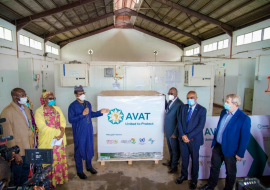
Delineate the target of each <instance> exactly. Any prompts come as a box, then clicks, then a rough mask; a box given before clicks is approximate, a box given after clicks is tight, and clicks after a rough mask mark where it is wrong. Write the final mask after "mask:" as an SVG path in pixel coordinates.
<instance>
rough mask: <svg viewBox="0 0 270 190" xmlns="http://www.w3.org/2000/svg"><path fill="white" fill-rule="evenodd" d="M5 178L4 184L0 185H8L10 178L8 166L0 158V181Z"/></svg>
mask: <svg viewBox="0 0 270 190" xmlns="http://www.w3.org/2000/svg"><path fill="white" fill-rule="evenodd" d="M1 180H5V181H6V182H5V184H4V185H3V186H2V187H4V186H8V183H9V180H10V168H9V165H8V164H7V162H6V161H4V160H3V159H2V158H0V181H1Z"/></svg>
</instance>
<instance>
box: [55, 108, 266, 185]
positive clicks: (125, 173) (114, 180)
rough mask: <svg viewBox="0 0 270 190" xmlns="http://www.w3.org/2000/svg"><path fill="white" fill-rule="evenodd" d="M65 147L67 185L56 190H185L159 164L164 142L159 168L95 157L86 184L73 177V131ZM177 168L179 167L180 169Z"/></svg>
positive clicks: (214, 111) (140, 163) (166, 169)
mask: <svg viewBox="0 0 270 190" xmlns="http://www.w3.org/2000/svg"><path fill="white" fill-rule="evenodd" d="M221 110H222V109H221V108H214V110H213V115H216V116H218V115H219V114H220V111H221ZM66 135H67V139H68V145H67V147H66V151H67V159H68V170H69V180H70V181H69V182H68V183H66V184H64V185H58V186H57V188H56V189H58V190H77V189H80V190H89V189H91V190H167V189H168V190H172V189H182V190H188V189H189V188H188V186H189V181H185V182H183V183H182V184H181V185H177V184H175V182H174V181H175V180H176V178H177V177H179V175H180V174H179V172H178V173H176V174H168V173H167V172H168V168H167V167H165V166H163V165H162V162H165V161H167V160H168V158H169V155H168V149H167V144H166V141H164V150H163V153H164V159H163V161H161V162H159V163H158V164H154V162H152V161H140V162H133V164H132V165H128V164H127V162H107V163H106V164H105V166H101V165H100V163H97V153H95V157H94V158H93V166H94V168H96V169H97V171H98V174H97V175H92V174H90V173H89V172H86V171H85V173H86V175H87V176H88V179H87V180H81V179H79V177H78V176H77V175H76V168H75V162H74V158H73V156H74V150H73V149H74V145H73V139H72V131H71V130H67V132H66ZM95 150H97V138H96V135H95ZM179 168H180V167H179ZM260 180H261V182H262V184H263V185H265V186H267V187H270V182H269V176H268V177H261V178H260ZM205 183H206V180H199V182H198V186H201V185H203V184H205ZM224 183H225V180H224V179H220V180H219V183H218V186H217V187H216V188H215V190H221V189H223V188H224Z"/></svg>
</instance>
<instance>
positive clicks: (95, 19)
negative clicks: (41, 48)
mask: <svg viewBox="0 0 270 190" xmlns="http://www.w3.org/2000/svg"><path fill="white" fill-rule="evenodd" d="M113 15H114V14H113V13H108V14H105V15H102V16H99V17H96V18H92V19H89V20H87V21H85V22H82V23H80V24H77V25H73V26H69V27H66V28H65V29H63V30H58V31H57V32H54V33H50V34H48V35H46V36H45V42H47V41H48V40H50V39H52V38H53V37H54V36H55V35H57V34H61V33H63V32H67V31H70V30H73V29H76V28H78V27H81V26H85V25H87V24H91V23H93V22H96V21H99V20H102V19H105V18H108V17H112V16H113Z"/></svg>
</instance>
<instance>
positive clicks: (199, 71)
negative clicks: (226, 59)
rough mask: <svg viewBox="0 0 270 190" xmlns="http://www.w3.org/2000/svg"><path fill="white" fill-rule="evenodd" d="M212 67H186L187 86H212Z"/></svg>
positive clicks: (185, 82) (185, 83)
mask: <svg viewBox="0 0 270 190" xmlns="http://www.w3.org/2000/svg"><path fill="white" fill-rule="evenodd" d="M211 70H212V66H209V65H185V81H184V85H185V86H210V85H211V75H212V73H211V72H212V71H211Z"/></svg>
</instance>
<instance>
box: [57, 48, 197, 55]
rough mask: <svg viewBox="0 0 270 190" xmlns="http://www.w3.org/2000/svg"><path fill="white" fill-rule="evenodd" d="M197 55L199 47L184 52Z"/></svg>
mask: <svg viewBox="0 0 270 190" xmlns="http://www.w3.org/2000/svg"><path fill="white" fill-rule="evenodd" d="M198 53H200V48H199V47H197V48H194V49H190V50H187V51H186V56H191V55H197V54H198ZM57 55H58V54H57Z"/></svg>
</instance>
